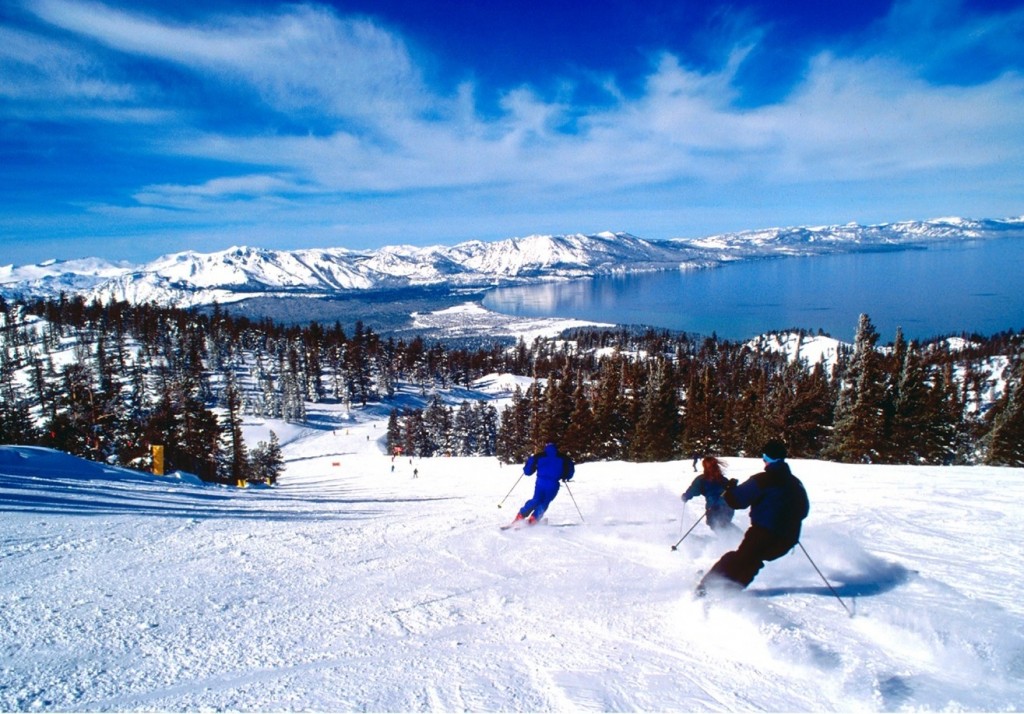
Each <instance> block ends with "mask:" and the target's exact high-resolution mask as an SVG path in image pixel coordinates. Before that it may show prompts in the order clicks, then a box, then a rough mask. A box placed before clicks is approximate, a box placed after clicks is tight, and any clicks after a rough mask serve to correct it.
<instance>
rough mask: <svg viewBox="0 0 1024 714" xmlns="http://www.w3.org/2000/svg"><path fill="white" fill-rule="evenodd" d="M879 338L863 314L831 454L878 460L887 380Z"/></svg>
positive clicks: (841, 458)
mask: <svg viewBox="0 0 1024 714" xmlns="http://www.w3.org/2000/svg"><path fill="white" fill-rule="evenodd" d="M877 341H878V332H877V331H876V330H875V326H874V325H873V324H872V323H871V318H869V317H868V316H867V315H863V314H862V315H861V316H860V322H859V323H858V325H857V335H856V338H855V340H854V353H853V358H852V359H851V361H850V366H849V368H848V370H847V373H846V375H845V379H846V385H845V387H844V389H843V391H842V394H841V395H840V398H839V403H838V405H837V406H836V421H835V431H834V433H833V436H832V442H831V444H830V445H829V447H828V449H827V452H826V453H827V454H828V455H829V457H830V458H835V459H837V460H839V461H845V462H851V463H857V462H874V461H877V460H878V454H879V449H880V447H881V445H882V443H883V441H882V440H883V424H884V421H883V401H884V398H885V383H884V375H883V373H882V368H881V363H880V358H879V355H878V352H877V351H876V349H875V344H876V342H877Z"/></svg>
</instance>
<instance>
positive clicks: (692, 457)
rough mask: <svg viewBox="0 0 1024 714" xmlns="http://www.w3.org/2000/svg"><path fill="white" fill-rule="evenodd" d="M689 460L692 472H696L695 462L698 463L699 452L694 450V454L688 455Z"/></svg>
mask: <svg viewBox="0 0 1024 714" xmlns="http://www.w3.org/2000/svg"><path fill="white" fill-rule="evenodd" d="M690 458H691V459H693V470H694V471H696V470H697V462H698V461H700V452H699V451H696V450H694V452H693V453H692V454H690Z"/></svg>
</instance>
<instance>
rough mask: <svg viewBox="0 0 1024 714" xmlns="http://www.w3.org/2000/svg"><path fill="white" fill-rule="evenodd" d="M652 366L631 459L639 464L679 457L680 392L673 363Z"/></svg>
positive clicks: (632, 446)
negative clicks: (639, 462)
mask: <svg viewBox="0 0 1024 714" xmlns="http://www.w3.org/2000/svg"><path fill="white" fill-rule="evenodd" d="M649 366H650V374H649V377H648V379H647V380H646V382H647V385H646V394H645V395H644V400H643V405H642V408H641V410H640V414H639V417H638V419H637V422H636V427H635V430H634V433H633V438H632V440H631V457H632V458H633V459H634V460H636V461H669V460H671V459H673V458H675V457H677V456H678V455H679V454H678V446H677V445H678V441H679V434H680V431H681V429H682V425H681V419H680V415H679V412H680V404H679V391H678V389H677V388H676V380H675V373H674V371H673V369H672V364H671V362H668V361H666V360H663V359H658V360H655V361H654V362H653V363H651V364H650V365H649Z"/></svg>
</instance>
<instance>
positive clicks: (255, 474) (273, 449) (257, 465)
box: [249, 431, 285, 486]
mask: <svg viewBox="0 0 1024 714" xmlns="http://www.w3.org/2000/svg"><path fill="white" fill-rule="evenodd" d="M249 464H250V479H252V480H254V481H262V482H264V483H266V484H269V485H271V486H273V485H274V484H276V483H277V479H278V478H279V477H280V476H281V473H282V472H283V471H284V466H285V463H284V454H283V453H282V451H281V442H280V441H279V440H278V438H277V434H275V433H274V432H273V431H271V432H270V441H269V442H267V441H260V442H257V444H256V448H254V449H253V450H252V451H251V452H250V454H249Z"/></svg>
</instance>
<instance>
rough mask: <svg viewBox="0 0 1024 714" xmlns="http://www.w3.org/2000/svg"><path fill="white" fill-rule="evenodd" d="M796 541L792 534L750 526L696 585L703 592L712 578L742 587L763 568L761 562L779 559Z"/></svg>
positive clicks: (711, 581) (712, 580)
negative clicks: (738, 541)
mask: <svg viewBox="0 0 1024 714" xmlns="http://www.w3.org/2000/svg"><path fill="white" fill-rule="evenodd" d="M797 540H799V536H798V537H797V539H796V540H794V539H793V537H792V536H780V535H778V534H776V533H773V532H772V531H770V530H768V529H767V528H762V527H761V526H750V528H748V529H747V532H746V534H745V535H744V536H743V541H742V542H741V543H740V545H739V547H738V548H737V549H736V550H731V551H729V552H728V553H726V554H725V555H723V556H722V557H721V558H719V559H718V562H717V563H715V564H714V565H713V566H712V567H711V570H709V571H708V572H707V574H706V575H705V576H704V578H703V579H702V580H701V581H700V585H698V586H697V589H698V590H701V591H703V589H704V588H705V586H706V585H710V584H712V583H713V582H715V581H718V582H722V581H727V582H726V584H730V583H734V584H736V585H738V586H739V587H740V588H745V587H747V586H748V585H750V583H751V582H752V581H753V580H754V578H755V577H756V576H757V574H758V573H759V572H760V571H761V568H763V567H764V564H765V561H769V560H776V559H777V558H781V557H782V556H784V555H785V554H786V553H788V552H789V551H791V550H793V547H794V546H795V545H796V543H797Z"/></svg>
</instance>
